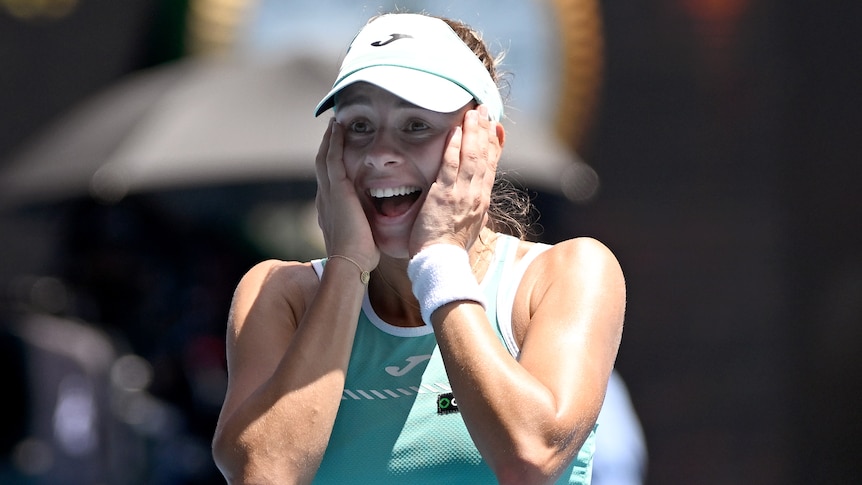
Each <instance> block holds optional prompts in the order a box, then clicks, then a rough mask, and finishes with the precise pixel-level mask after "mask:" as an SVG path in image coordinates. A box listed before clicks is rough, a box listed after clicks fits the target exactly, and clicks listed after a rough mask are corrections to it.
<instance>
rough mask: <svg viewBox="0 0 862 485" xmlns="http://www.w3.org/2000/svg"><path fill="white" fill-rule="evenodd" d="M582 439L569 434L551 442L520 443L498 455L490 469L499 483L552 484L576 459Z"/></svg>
mask: <svg viewBox="0 0 862 485" xmlns="http://www.w3.org/2000/svg"><path fill="white" fill-rule="evenodd" d="M583 441H584V440H583V439H581V440H578V439H577V436H575V434H572V435H568V436H566V437H565V438H563V439H557V440H552V441H546V440H540V441H539V442H536V441H532V442H528V443H522V444H520V445H519V446H516V447H515V449H514V450H513V451H512V453H511V454H509V455H508V456H503V455H500V456H498V459H496V460H495V461H494V463H492V468H493V471H494V474H495V475H496V477H497V481H498V482H499V483H500V484H524V483H530V484H534V483H535V484H544V483H555V482H556V481H557V480H558V479H559V478H560V476H562V474H563V473H564V472H565V471H566V470H567V469H568V467H569V465H570V464H571V463H572V460H574V459H575V457H576V455H577V453H578V451H579V450H580V448H581V445H582V444H583Z"/></svg>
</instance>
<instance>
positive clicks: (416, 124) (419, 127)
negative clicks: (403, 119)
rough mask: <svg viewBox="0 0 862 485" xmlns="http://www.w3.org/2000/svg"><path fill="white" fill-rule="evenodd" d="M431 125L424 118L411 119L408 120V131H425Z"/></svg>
mask: <svg viewBox="0 0 862 485" xmlns="http://www.w3.org/2000/svg"><path fill="white" fill-rule="evenodd" d="M428 128H430V126H429V125H428V123H426V122H424V121H422V120H410V121H408V122H407V131H425V130H427V129H428Z"/></svg>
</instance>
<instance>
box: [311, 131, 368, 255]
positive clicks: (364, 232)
mask: <svg viewBox="0 0 862 485" xmlns="http://www.w3.org/2000/svg"><path fill="white" fill-rule="evenodd" d="M343 157H344V130H343V128H342V127H341V125H339V124H338V123H337V122H336V121H335V120H334V119H332V120H330V122H329V127H328V128H327V131H326V133H325V134H324V136H323V140H322V141H321V143H320V148H319V150H318V152H317V157H316V158H315V172H316V177H317V197H316V199H315V202H316V205H317V220H318V224H319V225H320V229H321V230H322V231H323V238H324V241H325V243H326V252H327V254H329V255H332V254H339V255H343V256H348V257H350V258H352V259H354V260H356V261H358V262H359V263H360V265H361V266H362V268H364V269H365V270H367V271H370V270H372V269H374V268H375V267H377V263H378V261H379V259H380V254H379V251H378V249H377V247H376V245H375V243H374V237H373V236H372V234H371V228H370V226H369V224H368V219H367V218H366V217H365V211H363V210H362V205H361V204H360V202H359V198H358V197H357V195H356V189H355V188H354V186H353V181H352V180H350V178H348V176H347V171H346V169H345V167H344V158H343Z"/></svg>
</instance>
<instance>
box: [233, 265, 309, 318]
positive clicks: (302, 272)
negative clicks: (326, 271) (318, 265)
mask: <svg viewBox="0 0 862 485" xmlns="http://www.w3.org/2000/svg"><path fill="white" fill-rule="evenodd" d="M319 283H320V281H319V279H318V277H317V275H316V274H315V272H314V269H313V268H312V266H311V263H301V262H297V261H280V260H274V259H271V260H266V261H262V262H260V263H258V264H256V265H255V266H253V267H252V268H251V269H250V270H248V272H246V274H245V275H244V276H243V277H242V279H241V280H240V282H239V284H238V285H237V288H236V291H235V293H234V298H233V305H232V308H231V315H230V323H231V325H232V326H234V327H237V326H242V325H243V324H244V323H245V321H246V320H247V319H248V317H249V316H252V317H253V316H255V315H256V314H260V315H269V316H271V317H272V316H281V317H282V318H278V317H276V318H275V319H276V320H282V321H285V322H286V323H292V324H293V325H295V323H296V322H297V321H298V318H296V317H297V316H298V315H302V314H303V313H304V311H305V307H306V305H307V303H308V302H309V301H310V300H311V298H312V297H313V296H314V292H315V291H317V287H318V285H319Z"/></svg>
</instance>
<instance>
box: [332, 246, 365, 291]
mask: <svg viewBox="0 0 862 485" xmlns="http://www.w3.org/2000/svg"><path fill="white" fill-rule="evenodd" d="M332 258H341V259H345V260H347V261H350V262H351V263H353V264H354V265H355V266H356V267H357V268H359V281H361V282H362V284H363V285H367V284H368V280H370V279H371V273H369V272H368V271H365V270H364V269H362V266H360V265H359V263H357V262H356V261H354V260H352V259H350V258H348V257H347V256H342V255H340V254H333V255H332V256H330V257H329V259H332Z"/></svg>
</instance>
